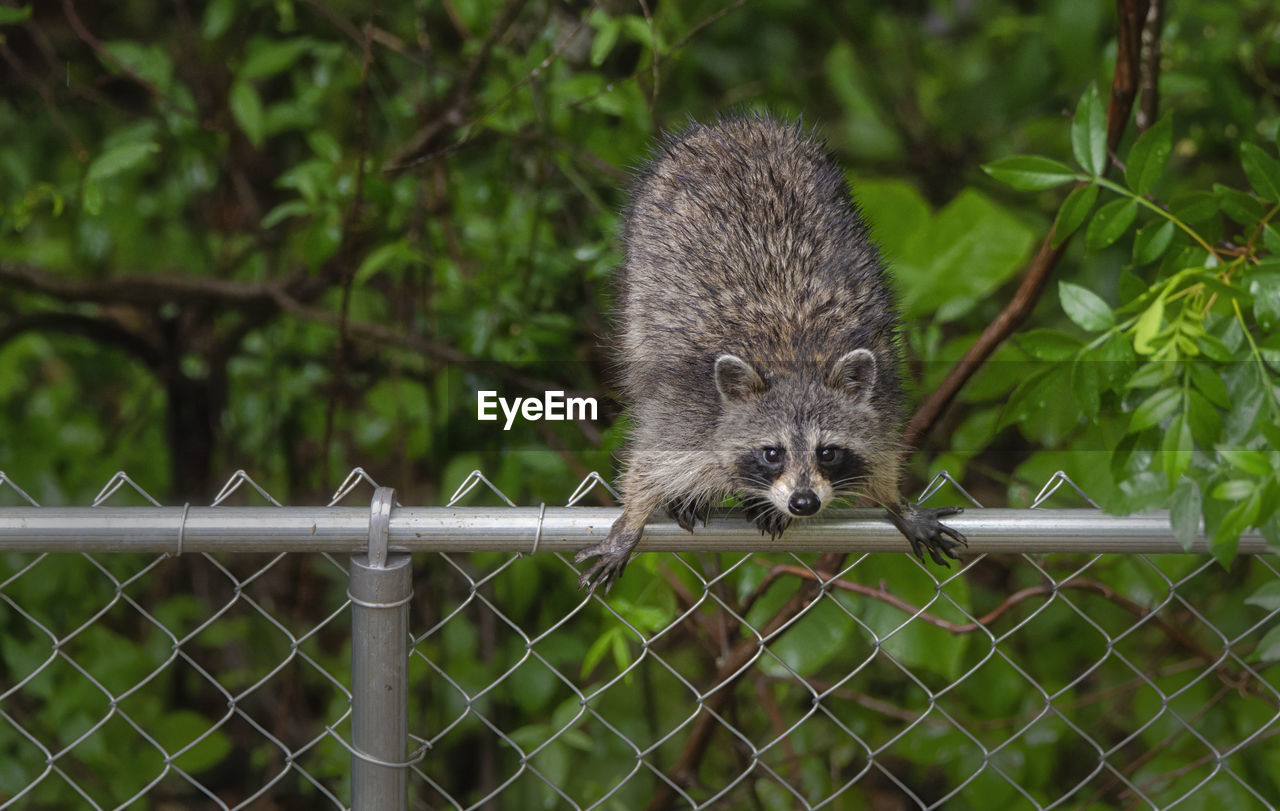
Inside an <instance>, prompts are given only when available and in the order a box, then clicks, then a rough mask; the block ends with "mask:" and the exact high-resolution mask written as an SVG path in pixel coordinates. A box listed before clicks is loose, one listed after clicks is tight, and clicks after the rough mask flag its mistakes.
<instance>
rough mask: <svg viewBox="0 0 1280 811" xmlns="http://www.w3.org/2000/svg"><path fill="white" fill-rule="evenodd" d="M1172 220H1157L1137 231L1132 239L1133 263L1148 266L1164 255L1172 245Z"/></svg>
mask: <svg viewBox="0 0 1280 811" xmlns="http://www.w3.org/2000/svg"><path fill="white" fill-rule="evenodd" d="M1174 228H1175V226H1174V224H1173V221H1172V220H1163V219H1162V220H1157V221H1156V222H1153V223H1150V224H1148V225H1144V226H1143V227H1142V228H1139V229H1138V233H1137V234H1136V235H1134V238H1133V263H1134V264H1135V265H1148V264H1151V263H1152V262H1154V261H1156V260H1157V259H1159V258H1160V257H1161V256H1163V255H1164V252H1165V251H1167V250H1168V249H1169V245H1170V244H1172V243H1173V232H1174Z"/></svg>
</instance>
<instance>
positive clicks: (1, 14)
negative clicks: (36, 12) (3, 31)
mask: <svg viewBox="0 0 1280 811" xmlns="http://www.w3.org/2000/svg"><path fill="white" fill-rule="evenodd" d="M29 19H31V6H18V7H17V8H10V7H9V6H0V25H14V24H16V23H25V22H26V21H27V20H29Z"/></svg>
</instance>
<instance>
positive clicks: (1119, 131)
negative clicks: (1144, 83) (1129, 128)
mask: <svg viewBox="0 0 1280 811" xmlns="http://www.w3.org/2000/svg"><path fill="white" fill-rule="evenodd" d="M1148 2H1149V0H1117V2H1116V8H1117V12H1118V16H1119V23H1118V26H1117V32H1116V43H1117V47H1116V69H1115V76H1114V77H1113V79H1112V82H1111V98H1110V101H1109V103H1108V105H1107V149H1108V151H1111V152H1114V151H1115V149H1116V147H1117V146H1118V145H1119V143H1120V137H1121V136H1122V135H1123V134H1124V130H1125V126H1126V125H1127V124H1128V121H1129V112H1130V111H1131V110H1132V109H1133V101H1134V97H1135V95H1136V93H1137V82H1138V76H1139V72H1140V71H1139V66H1138V63H1139V59H1140V57H1141V45H1142V26H1143V22H1144V21H1145V20H1146V18H1147V8H1148ZM1053 233H1054V231H1053V228H1052V227H1051V228H1050V229H1049V233H1048V234H1047V235H1046V236H1045V238H1044V242H1042V243H1041V244H1040V250H1039V251H1037V252H1036V256H1035V258H1034V259H1032V260H1031V264H1030V265H1029V266H1028V268H1027V272H1026V274H1025V275H1024V276H1023V277H1022V282H1021V284H1019V285H1018V289H1017V291H1016V292H1015V293H1014V294H1013V298H1012V299H1010V300H1009V303H1008V304H1007V305H1006V306H1005V308H1004V309H1003V310H1002V311H1001V312H1000V314H999V315H997V316H996V317H995V320H993V321H992V322H991V323H990V324H988V325H987V327H986V329H984V330H983V331H982V334H981V335H979V336H978V338H977V340H975V341H974V342H973V345H972V346H970V347H969V350H968V351H967V352H965V353H964V357H963V358H961V359H960V360H959V362H957V363H956V365H955V366H954V367H953V368H952V369H951V371H950V372H949V373H948V374H947V376H946V378H945V379H943V381H942V383H940V384H939V385H938V387H937V388H936V389H934V390H933V392H932V393H930V395H929V396H928V397H926V398H925V400H924V402H922V403H921V404H920V407H919V408H918V409H916V413H915V415H914V416H912V418H911V421H910V423H908V424H907V429H906V432H905V433H904V435H903V445H904V447H906V448H908V449H910V448H914V447H915V446H917V445H918V444H919V443H920V440H921V438H922V437H923V436H924V435H925V434H927V433H928V432H929V430H930V429H932V428H933V426H934V425H936V424H937V422H938V420H939V419H940V418H941V416H942V413H943V412H944V411H946V409H947V407H948V406H950V405H951V401H952V400H954V399H955V397H956V395H957V394H958V393H959V392H960V389H961V388H963V387H964V385H965V383H967V382H969V378H971V377H973V375H974V374H975V373H976V372H977V371H978V369H980V368H982V364H984V363H985V362H986V361H987V359H988V358H990V357H991V355H992V353H993V352H995V351H996V348H997V347H999V346H1000V344H1002V343H1004V341H1005V339H1007V338H1008V337H1009V336H1010V335H1012V334H1013V333H1014V332H1015V331H1016V330H1017V329H1018V327H1020V326H1021V325H1022V322H1024V321H1025V320H1026V319H1027V316H1029V315H1031V311H1032V310H1034V309H1035V306H1036V303H1037V302H1038V301H1039V300H1040V296H1041V294H1042V293H1043V292H1044V288H1045V285H1046V284H1048V282H1049V275H1050V274H1051V273H1052V272H1053V269H1054V268H1055V267H1057V265H1058V261H1059V260H1060V259H1062V254H1063V253H1064V252H1065V251H1066V248H1067V244H1068V242H1070V239H1065V240H1063V241H1062V244H1060V245H1058V247H1056V248H1055V247H1053Z"/></svg>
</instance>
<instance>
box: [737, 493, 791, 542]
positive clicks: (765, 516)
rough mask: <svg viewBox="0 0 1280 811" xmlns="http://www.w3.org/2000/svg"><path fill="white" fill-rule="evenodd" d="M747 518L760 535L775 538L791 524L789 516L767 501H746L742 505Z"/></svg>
mask: <svg viewBox="0 0 1280 811" xmlns="http://www.w3.org/2000/svg"><path fill="white" fill-rule="evenodd" d="M742 511H743V512H745V513H746V514H747V520H748V521H751V522H752V523H754V524H755V525H756V529H758V530H760V534H761V535H768V536H769V537H770V538H771V539H774V540H776V539H777V537H778V536H779V535H781V534H782V532H783V530H785V529H786V528H787V527H789V526H791V516H789V515H786V514H784V513H781V512H779V511H778V508H777V507H774V506H773V505H772V504H770V503H769V502H767V501H748V502H747V503H745V504H743V505H742Z"/></svg>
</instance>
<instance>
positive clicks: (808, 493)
mask: <svg viewBox="0 0 1280 811" xmlns="http://www.w3.org/2000/svg"><path fill="white" fill-rule="evenodd" d="M820 506H822V502H820V501H818V495H817V493H814V492H813V491H812V490H797V491H795V492H794V493H792V494H791V498H790V499H788V501H787V509H788V510H790V511H791V514H792V515H813V514H814V513H816V512H817V511H818V507H820Z"/></svg>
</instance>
